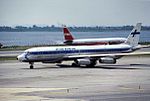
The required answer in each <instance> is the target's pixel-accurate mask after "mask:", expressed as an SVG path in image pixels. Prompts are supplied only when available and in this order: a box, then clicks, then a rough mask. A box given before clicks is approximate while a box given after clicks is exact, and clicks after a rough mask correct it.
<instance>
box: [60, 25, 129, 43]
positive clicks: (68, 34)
mask: <svg viewBox="0 0 150 101" xmlns="http://www.w3.org/2000/svg"><path fill="white" fill-rule="evenodd" d="M62 26H63V34H64V39H65V41H64V44H66V45H105V44H110V45H112V44H120V43H124V42H125V41H126V40H127V39H126V38H119V37H118V38H117V37H116V38H89V39H75V38H74V37H73V36H72V34H71V32H70V31H69V29H68V28H67V27H66V26H65V25H62Z"/></svg>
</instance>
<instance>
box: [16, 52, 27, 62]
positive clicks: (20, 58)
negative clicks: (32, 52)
mask: <svg viewBox="0 0 150 101" xmlns="http://www.w3.org/2000/svg"><path fill="white" fill-rule="evenodd" d="M17 60H19V61H24V60H26V59H25V56H24V55H23V54H21V55H18V56H17Z"/></svg>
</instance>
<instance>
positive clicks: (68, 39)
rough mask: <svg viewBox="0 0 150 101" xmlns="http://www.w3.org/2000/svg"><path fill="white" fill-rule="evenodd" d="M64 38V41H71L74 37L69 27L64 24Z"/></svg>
mask: <svg viewBox="0 0 150 101" xmlns="http://www.w3.org/2000/svg"><path fill="white" fill-rule="evenodd" d="M63 32H64V38H65V40H66V41H73V40H74V38H73V36H72V35H71V33H70V31H69V29H68V28H67V27H66V26H63Z"/></svg>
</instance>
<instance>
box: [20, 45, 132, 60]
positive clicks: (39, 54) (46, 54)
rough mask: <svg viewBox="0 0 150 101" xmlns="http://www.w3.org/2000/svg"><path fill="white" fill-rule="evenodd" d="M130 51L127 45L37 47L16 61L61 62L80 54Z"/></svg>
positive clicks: (27, 51) (26, 51)
mask: <svg viewBox="0 0 150 101" xmlns="http://www.w3.org/2000/svg"><path fill="white" fill-rule="evenodd" d="M129 51H131V46H130V45H127V44H119V45H92V46H55V47H37V48H31V49H28V50H25V52H24V53H23V54H21V55H19V56H18V60H20V61H24V62H30V61H34V62H36V61H37V62H40V61H51V62H56V61H61V60H63V59H64V58H66V57H67V56H73V55H82V54H100V53H106V54H107V53H121V52H129Z"/></svg>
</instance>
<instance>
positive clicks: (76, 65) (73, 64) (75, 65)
mask: <svg viewBox="0 0 150 101" xmlns="http://www.w3.org/2000/svg"><path fill="white" fill-rule="evenodd" d="M71 66H73V67H78V66H79V65H78V64H76V63H72V65H71Z"/></svg>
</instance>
